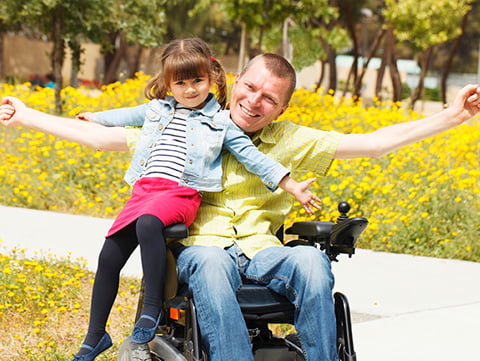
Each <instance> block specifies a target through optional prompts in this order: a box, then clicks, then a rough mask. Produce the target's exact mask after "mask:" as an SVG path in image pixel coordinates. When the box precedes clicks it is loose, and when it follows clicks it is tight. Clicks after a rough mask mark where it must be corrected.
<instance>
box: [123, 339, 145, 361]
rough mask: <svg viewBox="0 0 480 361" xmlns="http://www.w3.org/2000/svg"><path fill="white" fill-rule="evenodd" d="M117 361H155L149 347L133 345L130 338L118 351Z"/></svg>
mask: <svg viewBox="0 0 480 361" xmlns="http://www.w3.org/2000/svg"><path fill="white" fill-rule="evenodd" d="M117 361H153V358H152V355H151V353H150V349H149V348H148V345H146V344H136V343H133V342H132V341H131V340H130V337H128V338H126V339H125V341H123V342H122V344H121V345H120V348H119V349H118V357H117Z"/></svg>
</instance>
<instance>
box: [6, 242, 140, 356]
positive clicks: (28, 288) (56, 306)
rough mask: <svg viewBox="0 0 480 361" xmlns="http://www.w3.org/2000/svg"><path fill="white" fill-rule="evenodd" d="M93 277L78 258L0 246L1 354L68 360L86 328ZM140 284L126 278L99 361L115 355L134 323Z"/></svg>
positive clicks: (121, 287)
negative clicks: (109, 340)
mask: <svg viewBox="0 0 480 361" xmlns="http://www.w3.org/2000/svg"><path fill="white" fill-rule="evenodd" d="M93 277H94V275H93V273H92V272H89V271H87V269H86V267H85V264H84V262H82V260H80V259H70V258H57V257H56V256H54V255H50V254H49V255H41V254H38V255H37V256H35V257H26V255H25V251H23V250H16V249H14V250H9V251H6V250H4V251H0V339H1V340H2V341H1V342H0V354H1V355H2V360H9V361H30V360H31V361H50V360H70V359H71V356H72V354H75V353H76V352H77V351H78V349H79V347H80V345H81V343H82V341H83V337H84V335H85V334H86V329H87V325H88V314H89V309H90V295H91V288H92V283H93ZM139 289H140V281H139V280H138V279H131V278H125V277H124V278H122V280H121V285H120V291H119V295H118V297H117V299H116V301H115V305H114V307H113V309H112V313H111V316H110V319H109V320H110V321H109V324H108V326H107V327H108V332H109V333H110V335H111V336H112V338H113V340H114V346H113V347H112V348H111V349H110V350H108V351H106V352H105V353H104V354H102V355H101V356H99V357H98V358H97V359H98V360H99V361H106V360H116V351H117V350H118V347H119V345H120V343H121V341H122V340H123V338H125V337H126V336H128V335H129V334H130V333H131V329H132V327H133V321H134V317H135V309H136V304H137V299H138V292H139Z"/></svg>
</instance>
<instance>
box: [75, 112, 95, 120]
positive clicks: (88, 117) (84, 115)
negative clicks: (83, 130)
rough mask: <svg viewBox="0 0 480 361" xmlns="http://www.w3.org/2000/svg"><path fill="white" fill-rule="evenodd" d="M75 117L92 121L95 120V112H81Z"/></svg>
mask: <svg viewBox="0 0 480 361" xmlns="http://www.w3.org/2000/svg"><path fill="white" fill-rule="evenodd" d="M75 118H77V119H79V120H85V121H87V122H91V121H92V120H93V113H92V112H85V113H80V114H77V116H76V117H75Z"/></svg>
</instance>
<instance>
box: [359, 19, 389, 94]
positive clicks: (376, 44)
mask: <svg viewBox="0 0 480 361" xmlns="http://www.w3.org/2000/svg"><path fill="white" fill-rule="evenodd" d="M384 35H385V29H384V28H383V27H382V28H380V30H379V31H378V32H377V35H376V36H375V39H374V41H373V43H372V46H371V47H370V52H369V54H368V58H367V60H366V61H365V62H364V63H363V67H362V70H361V72H360V74H359V76H358V77H357V81H356V83H355V84H354V89H353V97H354V98H360V96H361V95H362V94H361V90H362V82H363V78H364V76H365V74H366V72H367V69H368V64H369V63H370V60H372V58H373V57H374V56H375V54H376V53H377V50H378V47H379V46H380V44H381V42H382V39H383V36H384Z"/></svg>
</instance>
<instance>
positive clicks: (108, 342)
mask: <svg viewBox="0 0 480 361" xmlns="http://www.w3.org/2000/svg"><path fill="white" fill-rule="evenodd" d="M111 346H112V339H111V338H110V335H109V334H108V333H106V332H105V335H103V336H102V338H101V339H100V341H98V343H97V346H95V347H92V346H89V345H86V344H83V345H82V347H81V348H86V349H87V350H91V351H90V352H89V353H87V354H84V355H74V356H73V360H72V361H93V360H94V359H95V357H97V356H98V355H99V354H101V353H102V352H103V351H105V350H106V349H108V348H110V347H111Z"/></svg>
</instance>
